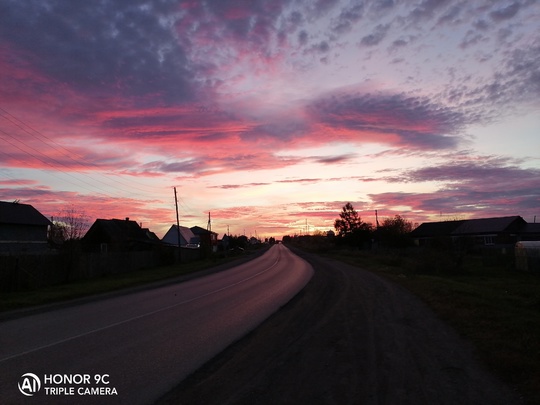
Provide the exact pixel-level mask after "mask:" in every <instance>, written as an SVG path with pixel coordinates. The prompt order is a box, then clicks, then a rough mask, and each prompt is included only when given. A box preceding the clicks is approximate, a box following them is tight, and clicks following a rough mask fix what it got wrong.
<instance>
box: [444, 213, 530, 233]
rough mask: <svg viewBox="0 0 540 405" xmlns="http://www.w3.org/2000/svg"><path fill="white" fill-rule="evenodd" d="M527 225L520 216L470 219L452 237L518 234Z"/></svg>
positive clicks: (454, 231)
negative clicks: (505, 233)
mask: <svg viewBox="0 0 540 405" xmlns="http://www.w3.org/2000/svg"><path fill="white" fill-rule="evenodd" d="M526 224H527V223H526V222H525V220H524V219H523V218H521V217H520V216H512V217H499V218H482V219H469V220H467V221H463V223H462V224H460V225H459V226H458V227H457V228H456V229H454V230H453V231H452V235H472V234H474V235H478V234H486V233H500V232H517V231H519V230H520V228H522V227H523V226H525V225H526Z"/></svg>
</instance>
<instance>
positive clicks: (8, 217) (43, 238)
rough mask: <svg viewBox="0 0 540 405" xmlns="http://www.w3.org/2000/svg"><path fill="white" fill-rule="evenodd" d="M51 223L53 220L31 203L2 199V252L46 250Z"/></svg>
mask: <svg viewBox="0 0 540 405" xmlns="http://www.w3.org/2000/svg"><path fill="white" fill-rule="evenodd" d="M51 225H52V223H51V221H49V220H48V219H47V218H46V217H45V216H44V215H43V214H41V213H40V212H39V211H38V210H36V209H35V208H34V207H32V206H31V205H28V204H21V203H18V202H5V201H0V253H3V254H7V253H40V252H43V251H46V250H47V249H48V247H49V245H48V243H47V236H48V230H49V227H50V226H51Z"/></svg>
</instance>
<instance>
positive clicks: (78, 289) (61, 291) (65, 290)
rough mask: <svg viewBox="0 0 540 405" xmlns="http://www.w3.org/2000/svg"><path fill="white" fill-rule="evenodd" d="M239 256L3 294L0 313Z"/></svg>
mask: <svg viewBox="0 0 540 405" xmlns="http://www.w3.org/2000/svg"><path fill="white" fill-rule="evenodd" d="M235 259H238V257H227V258H214V259H206V260H199V261H194V262H191V263H181V264H176V265H171V266H165V267H158V268H152V269H145V270H139V271H136V272H131V273H122V274H114V275H108V276H106V277H101V278H96V279H91V280H81V281H78V282H72V283H69V284H62V285H56V286H51V287H47V288H41V289H39V290H28V291H17V292H9V293H5V292H3V293H0V312H5V311H11V310H16V309H21V308H28V307H34V306H40V305H46V304H52V303H56V302H61V301H67V300H71V299H75V298H81V297H88V296H91V295H95V294H101V293H107V292H112V291H117V290H121V289H125V288H129V287H136V286H141V285H146V284H149V283H153V282H159V281H164V280H168V279H172V278H175V277H181V276H184V275H187V274H190V273H194V272H199V271H203V270H206V269H209V268H211V267H215V266H217V265H220V264H225V263H227V262H230V261H232V260H235Z"/></svg>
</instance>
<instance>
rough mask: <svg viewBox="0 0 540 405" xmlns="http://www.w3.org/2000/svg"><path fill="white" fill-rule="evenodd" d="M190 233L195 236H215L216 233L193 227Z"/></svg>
mask: <svg viewBox="0 0 540 405" xmlns="http://www.w3.org/2000/svg"><path fill="white" fill-rule="evenodd" d="M189 229H191V232H193V233H194V234H195V235H205V234H215V235H217V233H216V232H212V231H209V230H208V229H204V228H201V227H200V226H193V227H191V228H189Z"/></svg>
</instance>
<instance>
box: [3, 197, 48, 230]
mask: <svg viewBox="0 0 540 405" xmlns="http://www.w3.org/2000/svg"><path fill="white" fill-rule="evenodd" d="M0 224H18V225H39V226H47V225H51V221H49V220H48V219H47V218H46V217H45V216H44V215H43V214H42V213H41V212H39V211H38V210H36V209H35V208H34V207H32V206H31V205H28V204H20V203H16V202H5V201H0Z"/></svg>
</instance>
